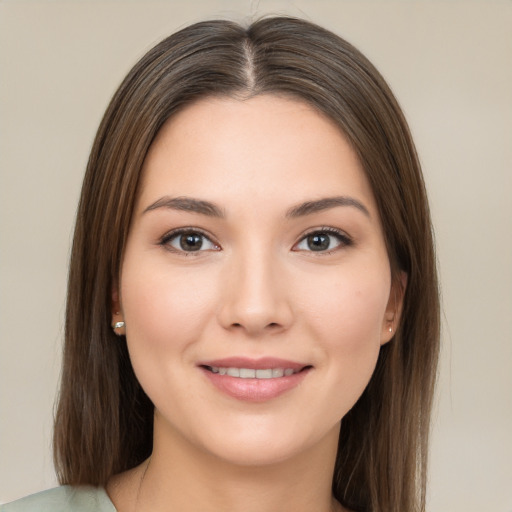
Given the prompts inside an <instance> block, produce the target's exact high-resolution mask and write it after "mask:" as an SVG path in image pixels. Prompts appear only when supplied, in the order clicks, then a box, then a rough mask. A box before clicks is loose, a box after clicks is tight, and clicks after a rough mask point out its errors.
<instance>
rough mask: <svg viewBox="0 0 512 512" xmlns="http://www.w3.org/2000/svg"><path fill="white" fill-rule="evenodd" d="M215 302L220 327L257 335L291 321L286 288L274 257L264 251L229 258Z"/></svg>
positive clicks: (283, 326)
mask: <svg viewBox="0 0 512 512" xmlns="http://www.w3.org/2000/svg"><path fill="white" fill-rule="evenodd" d="M224 276H225V279H224V282H223V283H222V288H223V290H222V299H221V304H220V305H219V306H220V307H219V310H218V311H219V313H218V315H219V323H220V324H221V326H222V327H223V328H224V329H227V330H230V331H237V332H241V333H242V332H243V333H244V334H245V335H247V336H251V337H260V336H264V335H266V334H271V333H279V332H282V331H285V330H286V329H288V328H289V327H290V325H291V324H292V322H293V310H292V307H291V301H290V298H291V297H290V296H289V293H290V290H289V287H287V284H286V282H285V281H286V280H285V277H284V274H283V272H282V268H280V263H279V261H278V258H276V257H275V256H274V257H273V256H272V254H267V253H265V252H264V251H258V253H256V252H252V253H251V254H245V255H239V256H238V257H233V258H232V259H231V261H230V262H229V264H228V265H227V267H226V272H225V274H224Z"/></svg>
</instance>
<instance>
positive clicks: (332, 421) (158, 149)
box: [107, 95, 401, 512]
mask: <svg viewBox="0 0 512 512" xmlns="http://www.w3.org/2000/svg"><path fill="white" fill-rule="evenodd" d="M340 196H342V197H345V198H350V200H351V201H349V202H348V204H345V205H339V204H336V205H330V207H325V208H323V209H320V210H319V211H314V212H310V213H309V214H303V215H296V216H290V211H291V210H293V209H294V208H295V209H296V208H297V206H298V205H301V204H303V203H304V202H311V201H317V200H319V199H322V198H332V197H340ZM177 197H179V198H183V197H187V198H194V199H198V200H201V201H208V202H210V203H213V204H214V205H216V207H217V208H218V209H219V210H220V211H221V212H222V214H223V217H222V218H220V217H214V216H211V215H206V214H204V213H200V212H197V211H184V210H181V209H175V208H173V207H168V206H164V205H162V202H163V200H162V198H177ZM164 201H165V200H164ZM355 201H357V202H358V204H360V205H361V206H362V208H361V207H359V206H354V204H356V203H355ZM364 210H366V211H364ZM302 213H304V212H302ZM180 228H190V231H196V232H197V231H199V232H200V233H202V234H204V235H205V236H206V238H202V239H201V240H202V243H203V245H202V247H201V250H198V251H191V252H184V251H183V250H182V249H181V246H180V236H174V238H172V236H173V233H172V232H173V230H175V229H180ZM326 228H329V229H330V230H337V231H338V232H339V233H340V235H339V236H338V235H336V234H333V233H330V232H329V233H327V234H325V231H326ZM311 232H316V233H317V234H318V232H322V233H324V234H323V235H321V236H323V240H324V241H326V243H327V244H328V245H329V247H328V248H326V249H324V250H317V251H315V250H311V247H315V248H316V246H314V245H312V244H311V238H310V239H309V242H308V238H307V236H308V235H310V234H311ZM169 233H170V234H169ZM400 297H401V294H400V293H399V290H398V289H397V288H396V286H394V285H392V279H391V271H390V264H389V259H388V255H387V252H386V247H385V243H384V237H383V233H382V227H381V223H380V220H379V215H378V211H377V208H376V204H375V199H374V197H373V193H372V191H371V188H370V185H369V183H368V180H367V178H366V176H365V174H364V172H363V170H362V167H361V165H360V162H359V161H358V159H357V157H356V155H355V153H354V151H353V150H352V149H351V147H350V145H349V144H348V142H347V140H346V139H345V137H344V136H343V134H342V133H341V132H340V130H339V129H338V128H337V127H336V126H335V125H334V124H333V123H332V122H331V121H330V120H328V119H327V118H325V117H324V116H322V115H321V114H319V113H318V112H316V111H315V110H313V109H312V108H311V107H309V106H308V105H307V104H305V103H302V102H299V101H297V100H291V99H285V98H282V97H281V98H279V97H275V96H269V95H265V96H258V97H255V98H252V99H249V100H238V99H230V98H208V99H203V100H200V101H198V102H197V103H194V104H193V105H191V106H189V107H187V108H186V109H185V110H183V111H181V112H180V113H179V114H177V115H176V116H174V117H173V118H172V119H171V120H170V121H168V122H167V124H166V125H165V126H164V127H163V128H162V130H161V131H160V133H159V134H158V136H157V138H156V140H155V142H154V143H153V145H152V146H151V148H150V151H149V154H148V156H147V158H146V161H145V164H144V169H143V180H142V184H141V189H140V191H139V197H138V201H137V205H136V208H135V211H134V216H133V221H132V226H131V228H130V233H129V237H128V242H127V246H126V251H125V254H124V260H123V264H122V270H121V277H120V283H119V287H118V288H116V289H115V290H114V292H113V305H112V311H113V318H112V320H113V322H116V321H119V320H124V321H125V322H126V331H123V333H125V334H126V338H127V343H128V348H129V351H130V357H131V360H132V364H133V367H134V370H135V373H136V375H137V377H138V379H139V381H140V383H141V385H142V386H143V388H144V389H145V391H146V393H147V394H148V396H149V397H150V398H151V400H152V401H153V403H154V405H155V437H154V451H153V455H152V457H151V459H150V461H149V462H147V463H144V464H143V465H141V466H140V467H138V468H135V469H134V470H131V471H129V472H126V473H123V474H121V475H118V476H116V477H114V478H113V479H112V480H111V481H110V482H109V485H108V486H107V491H108V492H109V494H110V496H111V498H112V500H113V502H114V504H115V505H116V507H117V508H118V510H119V511H122V512H125V511H126V512H128V511H132V510H135V509H136V510H152V511H171V510H180V511H193V510H194V511H197V510H203V511H206V512H208V511H212V512H213V511H218V510H230V511H235V512H242V511H243V512H252V511H258V512H261V511H266V512H271V511H276V512H277V511H281V510H294V511H306V510H308V511H310V510H316V511H328V510H341V508H339V504H337V503H336V502H334V500H333V499H332V497H331V481H332V472H333V467H334V460H335V454H336V447H337V441H338V435H339V427H340V421H341V418H342V417H343V416H344V415H345V414H346V413H347V412H348V411H349V410H350V408H351V407H352V406H353V405H354V403H355V402H356V401H357V399H358V398H359V396H360V395H361V393H362V392H363V390H364V388H365V387H366V385H367V383H368V381H369V379H370V377H371V375H372V372H373V370H374V368H375V364H376V361H377V357H378V354H379V349H380V346H381V345H382V344H384V343H386V342H388V341H389V340H390V339H391V337H392V335H393V332H390V330H389V329H390V327H391V329H393V327H394V325H396V323H397V322H398V315H399V310H400V303H399V302H400ZM117 312H119V313H118V314H117ZM232 356H244V357H249V358H253V359H254V358H260V357H263V356H270V357H278V358H282V359H286V360H293V361H298V362H300V363H303V364H307V365H310V367H311V368H310V369H309V370H308V371H307V374H306V375H305V377H304V378H303V379H302V381H301V382H300V384H299V385H297V386H295V387H294V388H292V389H290V390H288V391H287V392H285V393H283V394H281V395H280V396H277V397H275V398H272V399H269V400H264V401H259V402H251V401H247V400H241V399H237V398H233V397H231V396H228V395H226V394H225V393H223V392H221V391H219V389H218V388H216V387H215V386H213V385H212V383H211V382H210V381H209V379H208V378H206V377H205V372H204V370H202V369H201V368H200V367H198V363H199V362H201V361H205V360H211V359H219V358H225V357H232Z"/></svg>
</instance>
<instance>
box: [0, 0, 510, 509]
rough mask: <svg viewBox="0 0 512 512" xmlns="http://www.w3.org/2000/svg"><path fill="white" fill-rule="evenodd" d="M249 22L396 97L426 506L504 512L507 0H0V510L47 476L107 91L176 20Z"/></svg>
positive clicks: (45, 483)
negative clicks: (427, 328) (423, 389)
mask: <svg viewBox="0 0 512 512" xmlns="http://www.w3.org/2000/svg"><path fill="white" fill-rule="evenodd" d="M264 13H289V14H293V15H298V16H303V17H306V18H309V19H311V20H313V21H315V22H318V23H320V24H323V25H325V26H327V27H328V28H331V29H333V30H334V31H336V32H337V33H339V34H340V35H342V36H344V37H346V38H347V39H348V40H349V41H351V42H353V43H354V44H356V46H358V47H359V48H360V49H361V50H363V51H364V52H365V53H366V54H367V55H368V56H369V57H370V59H371V60H373V61H374V63H375V64H376V65H377V66H378V67H379V69H381V71H382V72H383V74H384V76H385V77H386V78H387V79H388V81H389V82H390V84H391V86H392V87H393V89H394V90H395V92H396V94H397V96H398V98H399V100H400V102H401V104H402V105H403V108H404V110H405V112H406V115H407V116H408V119H409V121H410V124H411V127H412V131H413V133H414V135H415V137H416V141H417V145H418V149H419V152H420V155H421V159H422V162H423V165H424V172H425V176H426V180H427V184H428V187H429V192H430V198H431V205H432V212H433V217H434V223H435V228H436V233H437V241H438V254H439V265H440V272H441V277H442V288H443V296H444V315H445V319H444V332H443V344H444V345H443V346H444V348H443V360H442V366H441V373H440V387H439V391H438V400H437V407H436V414H435V425H434V436H433V444H432V465H431V471H430V500H429V508H428V510H429V512H481V511H493V512H512V200H511V193H512V2H511V1H510V0H502V1H488V0H481V1H428V0H409V1H406V0H402V1H385V0H381V1H366V0H359V1H355V0H353V1H348V0H347V1H343V0H338V1H336V0H324V1H322V0H316V1H311V0H310V1H306V0H303V1H298V0H297V1H294V2H292V1H288V2H287V1H284V0H283V1H260V2H248V1H235V0H232V1H228V0H225V1H221V0H211V1H203V2H201V1H188V2H185V1H160V2H156V1H142V0H139V1H135V0H134V1H122V0H110V1H105V0H104V1H86V0H81V1H80V0H76V1H67V2H66V1H50V0H47V1H24V0H17V1H14V0H13V1H3V2H2V1H0V98H1V99H0V123H1V124H0V130H1V132H0V159H1V160H0V165H1V184H0V215H1V216H0V236H1V239H0V244H1V253H0V254H1V264H0V272H1V274H0V279H1V281H0V314H1V319H0V350H1V352H0V401H1V403H0V502H2V501H9V500H11V499H14V498H17V497H19V496H21V495H24V494H27V493H31V492H35V491H38V490H40V489H44V488H47V487H51V486H53V485H54V484H55V480H54V476H53V470H52V463H51V455H50V448H49V446H50V435H51V417H52V407H53V401H54V394H55V390H56V385H57V380H58V374H59V364H60V348H61V338H62V317H63V309H64V300H65V281H66V271H67V270H66V265H67V260H68V253H69V242H70V233H71V230H72V225H73V218H74V213H75V207H76V202H77V198H78V194H79V188H80V183H81V179H82V175H83V170H84V166H85V163H86V159H87V155H88V151H89V148H90V145H91V142H92V138H93V135H94V133H95V130H96V127H97V125H98V122H99V120H100V116H101V115H102V113H103V110H104V108H105V107H106V104H107V102H108V100H109V98H110V96H111V94H112V93H113V91H114V89H115V87H116V86H117V85H118V83H119V81H120V80H121V78H122V77H123V76H124V74H125V73H126V72H127V71H128V69H129V68H130V67H131V65H132V64H133V63H134V62H135V61H136V60H137V59H138V58H139V57H140V56H141V55H142V54H143V53H144V52H145V51H146V50H147V49H149V48H150V47H151V46H152V45H153V44H154V43H156V42H158V41H159V40H160V39H161V38H163V37H164V36H166V35H168V34H169V33H170V32H172V31H174V30H175V29H176V28H178V27H182V26H183V25H185V24H188V23H190V22H194V21H199V20H202V19H205V18H208V17H212V16H217V17H218V16H221V17H228V18H232V19H236V20H241V19H243V18H244V17H245V16H247V15H260V14H264ZM404 512H405V511H404Z"/></svg>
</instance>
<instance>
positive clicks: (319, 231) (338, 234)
mask: <svg viewBox="0 0 512 512" xmlns="http://www.w3.org/2000/svg"><path fill="white" fill-rule="evenodd" d="M325 234H326V235H329V236H332V237H334V238H336V239H337V241H338V242H339V245H337V246H336V247H334V248H333V249H328V250H324V251H314V250H310V251H306V252H311V253H313V254H315V253H316V255H318V256H326V255H329V254H332V253H334V252H336V251H338V250H339V249H342V248H344V247H351V246H352V245H354V241H353V239H352V238H350V237H349V236H348V235H347V234H346V233H345V232H344V231H341V230H339V229H336V228H332V227H327V226H325V227H322V228H315V229H312V230H311V231H309V232H307V233H306V234H304V235H303V236H302V237H301V238H300V240H299V241H298V242H297V243H296V244H295V245H294V247H297V246H298V245H299V244H300V243H302V242H305V241H306V240H307V239H308V237H310V236H312V235H325Z"/></svg>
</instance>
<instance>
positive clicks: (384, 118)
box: [54, 17, 439, 512]
mask: <svg viewBox="0 0 512 512" xmlns="http://www.w3.org/2000/svg"><path fill="white" fill-rule="evenodd" d="M259 94H278V95H285V96H288V97H295V98H298V99H301V100H303V101H306V102H308V103H309V104H310V105H312V106H314V107H315V108H316V109H318V111H320V112H322V113H323V114H324V115H327V116H328V117H329V118H331V119H332V120H333V121H334V122H336V123H337V124H338V126H339V127H340V129H341V130H342V132H343V133H344V134H345V135H346V137H347V138H348V140H349V141H350V142H351V144H352V146H353V148H354V150H355V151H356V152H357V154H358V156H359V158H360V160H361V162H362V164H363V167H364V169H365V172H366V174H367V176H368V179H369V181H370V183H371V186H372V189H373V193H374V195H375V198H376V202H377V205H378V208H379V213H380V218H381V221H382V225H383V230H384V235H385V239H386V244H387V250H388V254H389V259H390V262H391V267H392V273H393V277H394V278H395V279H397V278H398V276H399V274H400V272H405V273H406V274H407V287H406V292H405V297H404V304H403V311H402V315H401V323H400V325H399V326H398V329H397V331H396V334H395V336H394V338H393V340H392V341H391V342H390V343H388V344H386V345H384V346H383V347H382V348H381V352H380V355H379V360H378V363H377V367H376V370H375V373H374V375H373V377H372V379H371V381H370V383H369V385H368V387H367V388H366V390H365V391H364V393H363V395H362V396H361V397H360V399H359V400H358V402H357V403H356V405H355V406H354V407H353V408H352V410H351V411H350V412H349V413H348V414H347V415H346V416H345V417H344V418H343V420H342V425H341V434H340V443H339V450H338V454H337V460H336V467H335V472H334V477H333V493H334V496H335V497H336V498H337V499H338V500H339V501H340V502H341V503H342V504H343V505H344V506H346V507H347V508H349V509H352V510H354V511H361V512H363V511H365V512H366V511H373V512H404V511H407V512H415V511H423V510H424V507H425V487H426V468H427V466H426V463H427V441H428V433H429V423H430V412H431V406H432V395H433V388H434V382H435V376H436V367H437V358H438V350H439V298H438V288H437V277H436V264H435V255H434V248H433V240H432V230H431V224H430V215H429V210H428V204H427V198H426V193H425V187H424V182H423V178H422V174H421V170H420V165H419V162H418V158H417V155H416V151H415V148H414V144H413V141H412V138H411V135H410V132H409V129H408V127H407V123H406V121H405V119H404V116H403V114H402V112H401V110H400V107H399V106H398V104H397V102H396V100H395V98H394V96H393V94H392V93H391V91H390V89H389V87H388V86H387V84H386V83H385V81H384V80H383V78H382V77H381V75H380V74H379V73H378V71H377V70H376V69H375V68H374V66H373V65H372V64H371V63H370V62H369V61H368V60H367V59H366V58H365V57H364V56H363V55H362V54H361V53H360V52H359V51H358V50H356V49H355V48H354V47H353V46H351V45H350V44H349V43H347V42H346V41H344V40H343V39H341V38H339V37H338V36H336V35H334V34H332V33H331V32H329V31H327V30H325V29H323V28H321V27H318V26H316V25H314V24H312V23H309V22H306V21H303V20H299V19H294V18H287V17H277V18H266V19H262V20H259V21H256V22H255V23H253V24H251V25H250V26H249V27H248V28H244V27H242V26H240V25H238V24H236V23H233V22H229V21H209V22H202V23H198V24H195V25H192V26H190V27H188V28H185V29H183V30H181V31H180V32H177V33H176V34H174V35H171V36H170V37H168V38H167V39H165V40H164V41H162V42H161V43H159V44H158V45H157V46H155V47H154V48H153V49H152V50H150V51H149V52H148V53H147V54H146V55H145V56H144V57H143V58H142V59H141V60H140V61H139V62H138V63H137V64H136V65H135V67H134V68H133V69H132V70H131V71H130V72H129V74H128V76H127V77H126V78H125V80H124V81H123V83H122V84H121V86H120V87H119V89H118V91H117V92H116V93H115V95H114V97H113V99H112V101H111V103H110V105H109V107H108V109H107V111H106V113H105V116H104V118H103V121H102V122H101V125H100V127H99V130H98V133H97V136H96V139H95V142H94V145H93V148H92V151H91V155H90V159H89V163H88V166H87V172H86V175H85V180H84V184H83V189H82V196H81V200H80V205H79V208H78V214H77V221H76V228H75V236H74V242H73V249H72V256H71V265H70V272H69V288H68V301H67V310H66V328H65V347H64V362H63V372H62V383H61V388H60V397H59V402H58V410H57V414H56V422H55V435H54V456H55V464H56V468H57V473H58V476H59V479H60V481H61V483H63V484H72V485H76V484H93V485H104V484H105V483H106V482H107V480H108V479H109V477H110V476H111V475H113V474H115V473H118V472H121V471H123V470H126V469H129V468H131V467H134V466H135V465H137V464H139V463H140V462H142V461H143V460H144V459H145V458H147V457H148V456H149V455H150V453H151V449H152V435H153V433H152V428H153V406H152V404H151V402H150V400H149V399H148V397H147V396H146V395H145V393H144V391H143V390H142V389H141V387H140V385H139V383H138V382H137V379H136V378H135V375H134V373H133V370H132V367H131V364H130V360H129V357H128V352H127V348H126V343H125V342H124V340H123V339H122V338H121V339H120V338H117V337H116V336H115V335H114V334H113V332H112V329H111V327H110V322H111V313H112V311H111V300H112V299H111V290H112V288H113V285H114V284H115V283H116V280H117V278H118V275H119V271H120V265H121V261H122V256H123V249H124V245H125V241H126V238H127V234H128V230H129V226H130V220H131V215H132V211H133V208H134V202H135V198H136V194H137V188H138V183H139V180H140V174H141V168H142V164H143V161H144V158H145V156H146V153H147V151H148V148H149V147H150V145H151V143H152V141H153V139H154V137H155V135H156V134H157V133H158V131H159V129H160V128H161V127H162V125H163V124H164V123H165V122H166V120H168V119H169V118H170V117H171V116H172V115H173V114H174V113H176V112H177V111H178V110H180V109H182V108H183V107H184V106H186V105H188V104H190V103H191V102H193V101H195V100H196V99H198V98H201V97H205V96H211V95H223V96H231V97H244V98H248V97H251V96H255V95H259Z"/></svg>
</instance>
